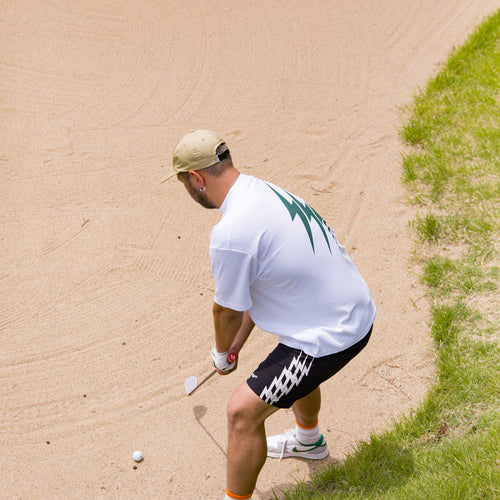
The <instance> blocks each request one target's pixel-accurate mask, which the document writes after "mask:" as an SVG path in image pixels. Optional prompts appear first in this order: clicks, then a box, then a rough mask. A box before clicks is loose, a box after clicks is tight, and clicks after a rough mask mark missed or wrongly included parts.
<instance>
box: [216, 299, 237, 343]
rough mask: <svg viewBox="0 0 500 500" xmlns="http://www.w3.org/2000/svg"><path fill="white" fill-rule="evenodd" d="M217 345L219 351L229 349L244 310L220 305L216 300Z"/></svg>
mask: <svg viewBox="0 0 500 500" xmlns="http://www.w3.org/2000/svg"><path fill="white" fill-rule="evenodd" d="M213 314H214V327H215V347H216V349H217V351H218V352H227V351H229V349H230V347H231V345H232V344H233V341H234V340H235V338H236V334H237V333H238V331H239V329H240V327H241V325H242V322H243V312H242V311H235V310H234V309H229V308H227V307H223V306H220V305H219V304H217V303H215V302H214V307H213Z"/></svg>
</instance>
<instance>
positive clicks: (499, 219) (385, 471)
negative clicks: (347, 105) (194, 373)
mask: <svg viewBox="0 0 500 500" xmlns="http://www.w3.org/2000/svg"><path fill="white" fill-rule="evenodd" d="M407 115H408V117H407V118H406V121H405V123H404V125H403V127H402V128H401V131H400V134H401V137H402V139H403V140H404V141H405V142H406V143H407V144H408V152H407V153H406V154H405V155H404V156H403V158H402V170H403V173H402V180H403V182H404V183H405V184H406V186H407V187H408V192H409V198H410V203H412V204H414V205H415V206H416V207H417V210H418V214H419V215H418V216H417V217H416V218H415V220H414V221H413V222H412V228H413V230H414V234H415V239H416V249H415V255H416V258H417V259H418V261H419V262H420V263H421V267H422V282H423V283H424V284H425V286H426V288H427V291H428V296H429V300H430V304H431V311H430V315H431V321H430V325H429V330H430V334H431V335H432V337H433V339H434V343H435V351H436V365H437V367H436V368H437V375H436V382H435V384H434V386H433V387H432V388H431V390H430V393H429V395H428V396H427V397H426V399H425V400H424V401H423V402H422V403H421V405H420V406H419V407H418V408H417V409H416V410H415V411H413V412H412V413H411V415H408V416H406V417H403V418H402V419H401V420H400V421H398V422H394V424H393V426H392V428H390V429H389V430H387V431H386V432H384V433H379V434H373V435H372V436H371V438H370V440H369V441H367V442H363V443H361V444H360V445H359V446H358V447H357V449H356V450H355V451H354V452H353V453H351V454H350V455H348V456H347V457H346V458H345V460H344V461H343V462H342V463H340V464H336V465H332V466H330V467H328V468H326V469H325V470H323V471H322V472H320V473H318V474H316V475H315V476H314V477H313V479H312V480H311V481H309V482H303V483H299V484H298V485H297V486H296V488H294V489H293V490H290V491H288V492H279V493H278V492H277V493H276V495H277V496H276V498H284V499H341V498H348V499H357V498H359V499H361V498H363V499H367V498H368V499H401V500H408V499H432V500H435V499H443V500H450V499H453V500H454V499H471V500H472V499H499V498H500V401H499V395H500V349H499V347H498V332H499V328H498V323H499V321H500V320H499V314H498V313H499V310H500V307H499V302H500V299H499V293H498V281H499V280H498V278H499V274H500V272H499V269H498V265H497V263H498V260H497V257H498V254H497V248H496V246H497V244H498V240H499V225H500V203H499V198H500V197H499V194H500V11H498V12H497V13H496V14H494V15H492V16H491V17H490V18H488V19H486V20H485V21H484V22H483V23H482V25H481V26H479V27H478V29H477V30H476V31H475V32H474V33H473V34H472V35H471V36H470V37H469V38H468V40H467V41H466V43H465V44H464V45H463V46H462V47H461V48H459V49H458V50H456V51H454V53H453V54H452V55H451V56H450V57H449V59H448V61H447V62H446V64H445V65H444V66H443V68H442V70H441V71H440V73H439V74H438V75H437V76H436V77H435V78H434V79H433V80H431V81H430V82H429V83H428V84H427V86H426V87H425V89H422V90H421V91H419V92H418V93H417V95H416V96H415V98H414V101H413V103H412V104H411V106H410V107H409V108H408V110H407Z"/></svg>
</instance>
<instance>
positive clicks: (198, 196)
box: [177, 175, 217, 208]
mask: <svg viewBox="0 0 500 500" xmlns="http://www.w3.org/2000/svg"><path fill="white" fill-rule="evenodd" d="M177 179H178V180H179V181H181V182H182V183H183V184H184V187H185V188H186V191H187V192H188V193H189V196H191V198H193V200H194V201H196V202H197V203H199V204H200V205H201V206H202V207H204V208H217V207H216V206H215V205H214V204H213V203H212V202H211V201H210V200H209V199H208V197H207V194H206V193H205V191H199V190H197V189H195V188H194V187H193V186H192V185H191V181H190V180H189V176H188V175H177Z"/></svg>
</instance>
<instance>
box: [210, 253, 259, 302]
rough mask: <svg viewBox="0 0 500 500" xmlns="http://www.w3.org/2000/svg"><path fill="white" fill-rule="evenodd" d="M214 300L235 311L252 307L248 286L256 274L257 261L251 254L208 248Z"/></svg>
mask: <svg viewBox="0 0 500 500" xmlns="http://www.w3.org/2000/svg"><path fill="white" fill-rule="evenodd" d="M210 261H211V264H212V276H213V278H214V281H215V294H214V301H215V302H216V303H217V304H219V305H220V306H222V307H228V308H230V309H234V310H235V311H247V310H248V309H250V308H251V307H252V298H251V295H250V286H251V285H252V283H253V282H254V281H255V277H256V275H257V261H256V259H255V257H254V256H253V255H251V254H248V253H245V252H241V251H237V250H229V249H221V248H213V247H212V248H210Z"/></svg>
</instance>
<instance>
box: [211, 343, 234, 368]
mask: <svg viewBox="0 0 500 500" xmlns="http://www.w3.org/2000/svg"><path fill="white" fill-rule="evenodd" d="M211 354H212V359H213V361H214V366H215V368H217V369H218V370H220V371H221V372H226V373H229V372H230V371H232V370H233V369H234V366H235V364H236V354H235V353H234V352H231V351H227V352H217V349H216V348H215V345H214V348H213V349H212V352H211ZM231 360H232V361H231Z"/></svg>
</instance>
